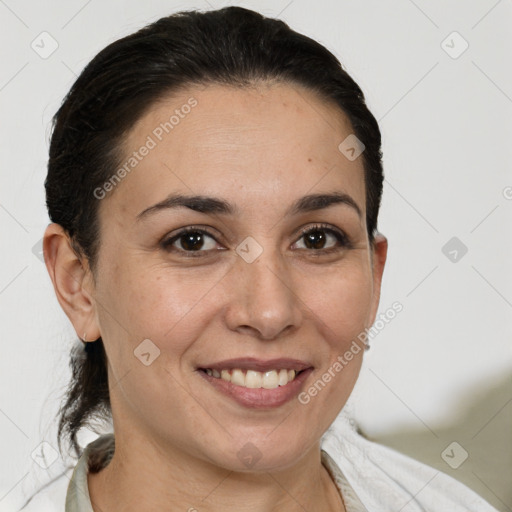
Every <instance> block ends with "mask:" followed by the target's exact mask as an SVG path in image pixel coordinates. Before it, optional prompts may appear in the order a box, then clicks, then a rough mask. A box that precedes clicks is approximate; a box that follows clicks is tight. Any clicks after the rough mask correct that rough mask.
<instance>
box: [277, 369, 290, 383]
mask: <svg viewBox="0 0 512 512" xmlns="http://www.w3.org/2000/svg"><path fill="white" fill-rule="evenodd" d="M287 382H288V370H279V385H280V386H284V385H285V384H286V383H287Z"/></svg>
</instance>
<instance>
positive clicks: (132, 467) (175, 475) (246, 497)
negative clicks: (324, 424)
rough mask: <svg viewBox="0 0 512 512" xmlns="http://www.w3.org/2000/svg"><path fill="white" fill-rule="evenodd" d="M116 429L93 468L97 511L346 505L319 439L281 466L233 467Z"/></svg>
mask: <svg viewBox="0 0 512 512" xmlns="http://www.w3.org/2000/svg"><path fill="white" fill-rule="evenodd" d="M134 441H135V440H131V442H130V443H129V444H127V443H125V442H123V438H122V436H118V435H116V443H115V453H114V455H113V457H112V460H111V462H110V463H109V464H108V466H107V467H105V468H104V469H102V470H101V471H100V472H98V473H89V475H88V485H89V494H90V497H91V503H92V506H93V510H94V512H106V511H108V512H120V511H123V512H132V511H133V512H135V511H137V512H138V511H140V510H169V504H172V509H173V510H182V511H188V512H220V511H222V512H231V511H235V510H236V511H237V512H243V511H251V512H260V511H261V512H263V511H265V512H269V511H280V512H296V511H297V512H299V511H300V512H303V511H304V510H324V511H334V510H336V511H337V512H339V511H342V512H344V511H345V508H344V506H343V502H342V500H341V496H340V493H339V491H338V489H337V488H336V486H335V484H334V482H333V481H332V479H331V477H330V475H329V473H328V471H327V470H326V468H325V467H324V466H323V465H322V463H321V457H320V445H319V443H317V444H316V445H315V446H314V447H313V448H312V449H310V450H309V452H308V453H307V454H306V455H305V456H303V457H301V459H300V460H299V461H298V462H297V464H295V465H294V466H292V467H289V468H287V469H286V470H281V471H275V472H273V471H265V472H251V473H249V472H233V471H230V470H228V469H225V468H222V467H219V466H217V465H213V464H211V463H210V462H208V461H204V460H201V459H199V458H196V457H193V456H191V455H190V454H188V453H185V452H183V451H182V450H180V449H176V448H173V449H172V450H167V448H166V450H165V451H164V450H162V448H161V447H160V446H159V445H156V444H153V443H147V442H134Z"/></svg>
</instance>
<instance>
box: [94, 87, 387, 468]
mask: <svg viewBox="0 0 512 512" xmlns="http://www.w3.org/2000/svg"><path fill="white" fill-rule="evenodd" d="M171 116H174V117H173V118H171ZM166 122H167V125H166V124H165V123H166ZM351 133H352V129H351V126H350V124H349V122H348V121H347V119H346V118H345V116H344V115H343V114H341V112H340V111H339V109H337V108H335V107H334V106H333V105H329V104H326V103H324V102H322V101H321V100H320V99H318V98H317V97H316V96H315V95H314V94H313V93H311V92H308V91H306V90H304V89H302V88H299V87H296V86H290V85H284V84H280V85H273V86H269V85H261V86H258V87H257V88H254V89H234V88H227V87H222V86H217V85H215V86H214V85H212V86H208V87H205V88H199V87H194V88H189V89H188V90H186V91H184V92H181V93H180V94H176V95H173V97H169V98H167V99H166V100H165V101H161V102H160V103H158V104H157V105H155V106H154V107H153V108H152V109H151V111H149V112H147V113H146V115H144V117H143V118H142V119H141V120H140V122H138V123H137V124H136V126H134V128H133V130H132V132H131V133H130V134H129V136H128V137H127V139H126V144H125V147H124V151H125V153H124V155H125V158H124V160H123V164H124V163H127V166H126V167H125V170H127V169H129V172H126V173H122V172H121V173H120V175H118V176H123V174H126V176H124V177H123V179H122V181H121V182H120V183H118V184H117V185H116V186H115V188H114V190H111V191H109V192H108V193H107V194H106V197H105V198H104V199H101V200H100V209H99V216H100V217H99V218H100V233H101V248H100V251H99V256H98V266H97V273H96V281H95V285H94V288H93V289H92V291H91V295H92V297H93V299H94V304H95V311H96V313H95V321H96V322H97V323H96V326H97V328H98V329H99V333H100V334H101V336H102V338H103V341H104V343H105V348H106V352H107V356H108V360H109V381H110V389H111V402H112V408H113V417H114V427H115V429H116V435H119V436H121V435H122V436H124V438H127V437H128V436H130V435H131V436H136V437H137V438H138V439H139V440H141V439H144V440H147V441H148V442H151V443H156V444H157V445H159V446H166V447H167V448H169V449H170V450H175V451H180V453H182V454H186V455H189V456H193V457H194V458H199V459H202V460H204V461H210V462H213V463H214V464H215V465H217V466H222V467H224V468H228V469H231V470H235V471H244V470H247V469H248V468H251V470H253V471H257V470H269V469H279V468H285V467H287V466H290V465H291V464H293V463H294V462H295V461H297V460H298V459H299V458H301V457H302V456H303V454H304V453H305V452H306V451H307V450H308V449H311V448H313V447H314V445H315V444H316V443H317V442H318V441H319V439H320V437H321V435H322V434H323V433H324V431H325V430H326V429H327V428H328V427H329V425H330V424H331V423H332V421H333V420H334V418H335V417H336V415H337V414H338V413H339V411H340V410H341V408H342V407H343V405H344V404H345V402H346V400H347V398H348V396H349V395H350V393H351V391H352V389H353V386H354V384H355V381H356V379H357V376H358V373H359V370H360V366H361V362H362V357H363V352H364V351H363V350H361V346H362V343H361V342H359V341H358V340H357V337H358V335H359V334H360V333H361V332H362V331H364V329H365V328H367V327H370V326H371V324H372V323H373V320H374V318H375V313H376V310H377V307H378V301H379V290H380V280H381V275H382V271H383V266H384V261H385V256H386V241H385V239H383V238H379V239H378V243H377V245H376V248H375V253H374V258H373V261H372V259H371V254H370V246H369V243H368V237H367V231H366V216H365V209H366V205H365V185H364V172H363V162H362V158H355V159H353V158H347V157H346V156H345V155H344V154H343V153H342V152H341V151H340V149H338V146H339V145H340V143H341V142H342V141H344V140H345V139H346V138H347V137H348V136H349V135H351ZM349 140H350V139H349ZM143 147H145V148H146V150H144V149H141V148H143ZM356 149H357V148H356ZM134 152H135V154H134ZM347 154H348V155H349V156H352V155H351V153H350V152H349V153H347ZM130 158H132V160H130ZM106 188H107V189H108V188H109V187H108V185H107V187H106ZM323 195H326V196H328V197H324V198H323V199H322V198H321V197H320V196H323ZM98 196H101V193H99V192H98ZM333 197H335V199H332V198H333ZM329 198H330V199H329ZM166 200H168V203H167V205H166V204H165V201H166ZM154 205H160V206H158V207H156V208H152V207H153V206H154ZM187 205H188V206H187ZM184 228H187V229H188V230H190V232H189V233H186V234H183V229H184ZM372 267H373V268H372ZM354 340H356V341H357V343H358V345H354V344H353V341H354ZM357 346H358V347H359V349H357ZM351 347H352V349H351ZM347 351H351V352H352V353H353V358H352V359H351V360H350V361H349V362H347V360H346V359H347V358H346V357H344V354H345V353H346V352H347ZM339 358H343V360H344V364H341V363H339V361H340V359H339ZM336 361H338V363H339V364H338V365H336ZM340 365H341V366H342V368H341V369H339V366H340ZM235 369H238V370H241V371H235ZM293 369H295V370H297V371H299V370H301V371H302V370H304V371H302V373H300V374H298V375H297V376H296V377H295V380H292V381H288V379H289V377H290V376H292V375H291V372H289V371H288V370H293ZM206 370H208V371H206ZM210 370H211V371H210ZM213 370H216V371H218V372H219V373H216V372H213ZM256 370H258V371H256ZM282 370H285V371H282ZM209 373H211V375H209ZM265 373H266V375H265ZM219 374H221V377H219V376H218V375H219ZM289 374H290V375H289ZM326 375H327V376H326ZM329 376H330V378H329ZM226 379H227V380H226ZM280 379H281V380H280ZM230 380H234V382H229V381H230ZM318 381H320V383H319V382H318ZM243 383H245V386H243V385H241V384H243ZM279 383H281V385H279ZM315 383H316V387H315ZM246 386H254V387H246ZM261 386H264V388H261ZM276 386H277V387H276ZM315 390H316V391H315ZM251 457H252V458H251ZM250 461H252V462H250ZM255 462H256V463H255Z"/></svg>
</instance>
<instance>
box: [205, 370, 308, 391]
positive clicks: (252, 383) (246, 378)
mask: <svg viewBox="0 0 512 512" xmlns="http://www.w3.org/2000/svg"><path fill="white" fill-rule="evenodd" d="M205 371H206V373H207V374H208V375H210V376H211V377H215V378H217V379H219V378H220V379H222V380H225V381H227V382H231V383H232V384H235V385H237V386H242V387H245V388H251V389H258V388H264V389H275V388H277V387H279V386H286V384H288V383H289V382H291V381H292V380H294V379H295V377H296V376H297V373H298V372H296V371H295V370H286V369H282V370H269V371H267V372H264V373H263V372H257V371H255V370H247V371H245V373H244V371H242V370H240V369H239V368H236V369H234V370H221V371H220V372H219V371H218V370H211V369H210V368H207V369H206V370H205Z"/></svg>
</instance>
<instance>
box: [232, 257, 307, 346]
mask: <svg viewBox="0 0 512 512" xmlns="http://www.w3.org/2000/svg"><path fill="white" fill-rule="evenodd" d="M235 265H236V268H235V269H233V270H232V271H231V272H230V280H231V282H230V292H229V303H228V307H227V308H226V310H225V320H226V323H227V325H228V327H229V328H230V329H231V330H234V331H237V332H239V333H243V334H248V335H251V336H255V337H257V338H259V339H263V340H273V339H276V338H278V337H279V336H280V335H282V333H284V332H285V331H293V330H296V329H297V328H298V327H299V326H300V324H301V322H302V312H301V308H300V305H301V301H300V299H299V297H298V296H297V294H296V292H295V291H294V285H293V282H292V280H291V278H290V275H289V271H288V270H287V269H286V268H285V266H284V264H283V262H282V260H281V258H280V257H279V255H278V254H276V253H275V252H274V253H272V254H271V253H270V251H263V253H262V254H261V255H260V256H259V257H258V259H257V260H256V261H253V262H252V263H247V262H246V261H245V260H244V259H243V258H239V259H237V262H236V264H235Z"/></svg>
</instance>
